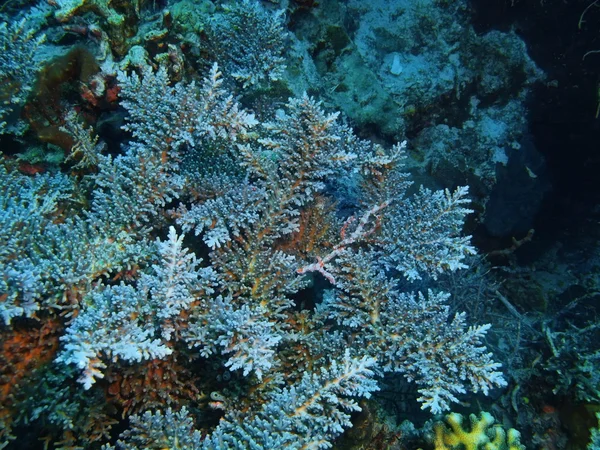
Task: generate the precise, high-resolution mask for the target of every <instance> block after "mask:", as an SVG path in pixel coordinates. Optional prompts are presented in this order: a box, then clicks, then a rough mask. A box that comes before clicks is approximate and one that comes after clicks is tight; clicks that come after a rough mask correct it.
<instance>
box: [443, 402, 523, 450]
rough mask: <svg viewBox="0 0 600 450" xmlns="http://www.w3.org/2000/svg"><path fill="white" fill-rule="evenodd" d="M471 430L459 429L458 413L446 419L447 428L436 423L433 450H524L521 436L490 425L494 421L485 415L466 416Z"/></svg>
mask: <svg viewBox="0 0 600 450" xmlns="http://www.w3.org/2000/svg"><path fill="white" fill-rule="evenodd" d="M469 420H470V422H471V426H470V427H468V428H465V427H464V426H463V421H464V417H463V416H462V415H461V414H458V413H450V414H448V415H447V416H446V423H447V424H448V425H449V426H450V428H448V427H447V426H446V424H445V423H444V422H442V421H439V422H437V423H436V424H435V425H434V426H433V428H434V431H435V440H434V443H435V450H453V449H458V448H462V449H465V450H479V449H483V450H524V449H525V446H523V445H521V442H520V438H521V433H519V432H518V431H517V430H515V429H513V428H511V429H509V430H508V432H506V431H505V430H504V428H503V427H502V425H500V424H496V425H494V422H495V419H494V417H493V416H492V415H491V414H490V413H488V412H485V411H483V412H481V414H480V416H479V417H477V416H476V415H475V414H471V415H469Z"/></svg>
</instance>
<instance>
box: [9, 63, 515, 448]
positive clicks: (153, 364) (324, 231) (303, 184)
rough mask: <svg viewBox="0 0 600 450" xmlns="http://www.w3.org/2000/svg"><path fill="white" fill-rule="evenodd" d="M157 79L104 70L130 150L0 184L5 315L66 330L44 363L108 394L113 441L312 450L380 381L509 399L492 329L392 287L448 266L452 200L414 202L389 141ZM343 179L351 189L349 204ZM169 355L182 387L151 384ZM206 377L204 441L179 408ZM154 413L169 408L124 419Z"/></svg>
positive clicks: (463, 247) (211, 83)
mask: <svg viewBox="0 0 600 450" xmlns="http://www.w3.org/2000/svg"><path fill="white" fill-rule="evenodd" d="M167 73H168V72H167V70H166V69H165V68H163V67H161V68H159V69H158V70H156V71H154V70H152V69H150V68H149V67H145V68H142V69H141V76H140V75H137V74H131V73H129V74H128V73H125V72H122V73H120V74H119V76H118V79H119V83H120V86H121V88H122V97H121V104H122V106H123V107H124V108H125V109H126V110H127V112H128V113H129V117H128V122H127V124H126V125H125V129H126V130H128V131H130V132H131V133H132V140H131V142H129V143H127V145H125V146H123V149H122V152H121V154H120V155H117V156H107V155H102V154H96V156H95V159H96V163H95V164H96V166H97V172H96V173H93V174H89V175H84V176H83V180H80V179H79V178H77V177H75V176H66V175H64V176H63V175H43V176H38V177H35V178H31V179H29V178H24V177H23V176H22V175H21V176H20V175H19V174H17V173H15V172H12V171H9V170H6V169H4V171H3V172H0V175H2V176H3V177H4V178H5V179H6V180H7V183H6V185H7V186H8V188H6V189H7V192H6V198H7V199H8V200H7V202H8V204H7V205H8V206H9V207H7V208H6V211H7V212H6V213H5V214H3V215H2V218H3V220H4V222H2V225H3V229H2V232H3V234H0V236H2V237H3V239H4V236H6V242H7V243H8V244H9V245H8V246H7V247H6V248H7V249H9V250H8V251H7V252H6V253H0V256H2V257H3V258H4V259H3V261H6V262H7V263H9V264H10V265H9V266H7V267H9V269H10V270H8V271H7V273H6V276H5V278H6V280H5V282H4V284H3V285H0V287H2V288H3V289H6V291H7V292H6V297H5V298H3V302H2V307H3V308H4V312H3V313H4V316H5V322H6V324H7V326H14V322H16V320H18V319H17V317H21V316H31V315H32V314H33V313H34V312H36V311H38V312H39V314H43V315H49V316H54V315H56V314H57V313H58V312H59V311H61V310H64V311H65V312H66V314H68V315H69V317H68V318H65V319H64V321H65V322H64V324H65V331H64V334H63V335H62V337H61V349H60V351H59V355H58V357H57V359H56V364H57V365H58V366H59V367H62V366H66V367H68V368H69V369H68V371H67V374H68V375H69V376H70V375H72V377H73V378H76V379H77V381H78V382H79V383H78V384H77V383H74V384H75V385H76V386H77V387H78V388H81V387H82V388H83V389H81V390H80V391H78V392H79V394H78V395H79V396H81V397H83V398H85V396H86V395H89V397H90V398H94V399H101V398H102V397H103V396H106V395H107V393H108V396H109V398H112V399H113V400H114V403H113V404H114V405H116V406H118V407H119V409H120V411H119V412H122V413H124V414H125V416H128V417H129V419H130V424H131V428H130V429H129V430H128V431H125V432H124V433H123V434H122V436H121V442H120V443H119V444H118V445H119V446H120V447H122V448H136V447H140V446H147V447H153V446H159V445H160V446H174V447H177V446H182V447H185V448H201V447H202V448H219V449H226V448H240V447H241V448H245V447H249V446H255V447H256V448H278V447H280V448H281V447H286V448H303V447H315V448H325V447H329V446H331V444H332V442H333V441H334V440H335V439H336V437H337V436H339V435H340V434H341V433H342V432H343V431H344V429H346V428H348V427H350V426H351V425H352V423H351V413H353V412H356V411H360V406H359V404H358V399H360V398H369V397H370V396H371V394H372V393H373V392H375V391H376V390H377V389H378V387H377V377H378V376H380V375H381V373H382V372H397V373H400V374H403V375H404V376H405V378H406V379H407V380H408V381H412V382H414V383H415V384H416V385H417V390H418V391H419V392H420V394H421V397H420V398H419V401H420V402H421V404H422V407H423V408H425V409H427V408H428V409H430V410H431V411H432V412H434V413H438V412H440V411H443V410H447V409H448V408H449V407H450V404H451V403H452V402H456V401H458V395H459V394H462V393H465V392H467V390H469V391H473V392H479V391H481V392H483V393H485V394H487V393H488V392H489V390H490V389H491V388H493V387H494V386H503V385H504V384H505V382H504V379H503V378H502V375H501V374H500V373H499V372H498V370H497V369H498V368H499V365H498V364H497V363H495V362H493V360H492V357H491V355H490V354H489V353H487V352H486V350H485V347H484V345H483V343H482V340H483V337H484V335H485V333H486V331H487V330H488V328H489V326H488V325H483V326H479V327H471V328H468V327H467V326H466V320H465V316H464V314H460V313H458V314H455V315H454V316H453V317H451V316H450V311H449V308H448V306H447V305H446V304H445V302H446V299H447V294H445V293H443V292H435V291H433V290H431V291H428V292H427V293H426V294H425V293H421V292H418V291H417V292H411V291H407V292H403V291H401V289H400V286H401V285H402V283H401V280H402V279H404V280H413V279H419V278H420V277H426V276H428V277H431V278H432V279H435V277H436V275H437V274H438V273H440V272H444V271H455V270H458V269H461V268H462V267H464V265H465V263H464V260H465V257H466V255H468V254H470V253H472V252H473V248H472V247H471V245H470V244H469V238H468V237H463V236H461V226H462V223H463V221H464V218H465V216H466V215H467V214H468V213H469V212H470V210H469V209H467V208H466V207H465V204H466V198H465V197H466V194H467V190H466V188H464V187H458V188H457V189H455V190H454V192H453V193H451V192H450V191H448V190H445V191H438V192H432V191H429V190H425V189H423V190H421V191H420V192H418V193H417V194H416V195H414V196H409V195H408V194H407V189H408V187H409V185H410V183H409V182H408V180H407V176H406V175H405V174H404V173H403V170H402V167H401V161H402V158H403V157H404V150H405V144H404V143H403V144H398V145H395V146H393V147H392V148H391V149H385V148H383V147H382V146H379V145H375V144H373V143H371V142H368V141H364V140H361V139H358V138H357V137H356V136H355V135H354V133H353V132H352V130H351V129H350V127H349V126H348V125H347V124H345V123H343V122H341V121H339V120H338V114H337V113H327V112H325V111H324V109H323V107H322V105H321V104H320V103H319V102H318V101H316V100H315V99H313V98H311V97H310V96H308V95H303V96H301V97H300V98H295V99H290V100H289V101H288V103H287V104H286V105H284V107H283V108H282V109H281V110H280V111H277V112H276V113H275V114H274V115H273V116H272V118H271V120H269V121H267V120H261V121H260V122H259V120H257V119H256V117H255V116H254V115H253V114H252V113H250V112H249V111H247V110H245V109H243V108H242V107H241V106H240V105H239V104H238V103H236V102H235V101H234V100H233V97H232V96H231V95H229V94H228V92H227V91H226V90H225V89H224V88H223V85H222V78H221V74H220V72H219V69H218V67H217V66H216V65H215V66H213V68H212V69H211V70H210V72H209V73H208V74H207V76H206V78H205V79H204V81H203V82H202V83H200V84H198V85H196V84H195V83H194V82H187V81H181V82H178V83H175V84H172V83H171V82H170V80H169V78H168V75H167ZM198 162H200V163H198ZM334 179H335V180H336V182H333V181H332V180H334ZM341 180H351V181H352V183H353V185H352V186H351V187H349V188H348V191H351V192H352V195H353V196H354V199H355V201H353V202H349V203H351V205H350V206H348V207H347V209H345V210H342V209H340V208H338V207H337V205H336V204H335V199H336V198H340V197H342V196H343V195H342V193H341V191H343V190H344V186H342V185H343V182H342V181H341ZM197 181H200V182H201V185H200V186H198V185H197ZM46 185H49V187H47V188H46V187H44V186H46ZM79 190H82V191H85V195H84V196H83V197H84V198H85V201H82V202H79V203H76V202H74V198H75V196H74V195H73V194H72V192H73V191H79ZM44 195H47V196H48V200H47V203H44V202H43V197H44ZM63 203H64V204H65V205H66V206H62V204H63ZM75 203H76V204H75ZM26 210H31V213H30V214H29V215H27V214H26ZM21 223H22V224H24V225H25V226H24V227H22V228H24V230H23V231H20V230H19V226H20V224H21ZM173 223H175V224H177V225H179V226H180V227H182V228H183V232H178V230H177V229H176V228H175V226H174V225H173ZM191 230H194V231H195V233H196V234H197V236H198V237H197V238H194V237H193V236H186V235H185V233H186V232H188V231H191ZM19 233H20V234H19ZM13 234H14V235H16V236H17V237H19V239H21V241H19V240H17V241H14V242H13V240H11V239H13V238H14V237H11V236H12V235H13ZM156 236H161V237H162V238H161V237H158V238H156ZM186 239H187V241H186ZM21 242H23V243H24V247H25V248H26V249H27V250H26V251H25V252H24V251H23V250H22V247H23V246H20V245H18V244H20V243H21ZM1 251H4V250H1ZM197 254H198V255H202V257H201V258H200V257H199V256H196V255H197ZM36 270H37V271H36ZM8 277H12V278H10V279H8ZM13 280H22V282H21V283H20V284H18V283H15V282H13ZM15 286H17V288H15ZM404 286H406V284H405V285H404ZM308 288H310V289H311V291H312V292H313V293H314V294H313V295H312V296H311V295H310V294H309V292H311V291H309V289H308ZM302 297H305V300H306V301H301V300H300V299H301V298H302ZM432 324H433V325H434V326H432ZM175 360H176V361H178V364H182V365H184V367H185V369H186V371H188V373H190V374H191V375H190V376H189V377H188V376H185V377H182V379H181V380H180V381H181V382H179V380H176V381H173V382H172V383H168V382H161V380H160V378H161V377H163V378H164V376H165V374H167V376H168V375H169V374H170V373H172V372H169V371H165V370H164V369H163V368H164V367H165V366H167V365H171V364H169V363H172V362H173V361H175ZM191 361H200V362H199V363H197V364H198V365H203V364H206V365H207V366H210V367H215V368H217V370H213V371H212V372H211V371H209V370H206V371H204V373H205V374H206V376H207V377H210V376H212V377H213V379H210V380H198V379H197V378H195V377H194V376H193V375H195V374H196V372H194V369H197V368H198V366H197V365H196V363H192V362H191ZM140 368H141V370H142V372H141V373H143V374H144V375H143V380H142V379H141V378H142V377H140V378H137V379H136V378H134V377H132V376H131V375H130V374H132V373H133V372H134V371H136V370H139V369H140ZM144 371H145V372H144ZM214 373H219V374H220V379H219V380H216V376H215V375H214ZM66 376H67V375H65V377H66ZM108 378H110V379H108ZM217 381H218V383H217ZM63 382H64V383H66V380H64V379H63ZM117 383H118V386H117ZM197 383H199V384H200V386H198V385H197ZM217 384H219V386H217V388H218V389H219V392H217V394H216V397H215V401H214V402H212V403H211V406H212V407H214V408H218V409H217V410H216V411H212V412H213V413H214V415H215V416H219V415H220V416H221V417H220V419H221V420H220V421H219V422H218V424H216V423H214V424H213V425H212V426H210V427H207V429H202V432H200V430H199V429H197V428H199V424H198V422H199V419H198V418H199V417H200V416H201V414H204V413H206V412H207V411H206V408H204V406H205V405H206V401H205V399H204V398H203V399H202V401H200V400H199V399H198V398H196V397H195V396H196V394H197V392H198V391H199V390H200V389H202V390H204V388H205V387H208V386H214V385H217ZM61 388H63V391H64V392H67V390H64V385H60V384H59V386H58V387H57V388H56V390H57V391H60V389H61ZM70 388H73V386H70ZM144 389H148V390H150V391H152V392H143V391H144ZM140 390H141V391H140ZM207 391H208V390H207ZM211 391H212V392H214V391H215V390H214V389H211V390H210V391H209V392H211ZM61 392H62V391H61ZM171 394H173V395H175V397H177V398H176V399H171V397H170V395H171ZM65 395H66V394H65ZM162 400H164V401H165V402H166V403H167V404H168V403H169V401H170V400H173V401H172V403H171V404H172V405H173V408H177V410H174V409H167V410H166V411H165V410H161V409H158V410H155V411H146V412H144V413H143V414H141V415H136V414H134V415H131V413H133V412H138V411H139V412H140V413H141V412H142V411H144V410H146V409H147V408H151V407H152V406H154V405H155V402H159V401H162ZM50 403H51V402H50ZM182 406H183V407H185V409H184V408H181V407H182ZM78 407H79V406H78V405H71V406H70V407H69V410H70V411H75V410H77V408H78ZM180 408H181V409H180ZM188 408H189V409H188ZM196 408H198V409H201V411H196ZM47 410H48V411H51V412H52V411H54V406H53V405H48V406H47ZM102 411H103V410H102ZM68 417H69V418H70V417H71V416H68ZM106 422H107V421H106ZM215 422H216V421H215ZM56 423H57V424H58V426H59V427H63V428H65V429H67V431H69V432H70V430H69V426H70V425H69V420H65V421H62V422H61V421H57V422H56ZM95 437H96V435H94V438H95ZM69 442H71V441H69ZM73 442H75V441H73ZM107 448H108V447H107Z"/></svg>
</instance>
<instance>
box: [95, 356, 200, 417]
mask: <svg viewBox="0 0 600 450" xmlns="http://www.w3.org/2000/svg"><path fill="white" fill-rule="evenodd" d="M175 355H176V353H175V352H174V353H173V354H172V355H171V356H169V357H168V358H166V359H164V360H160V359H153V360H150V361H146V362H144V363H143V364H141V365H136V366H132V367H127V368H125V369H124V370H122V371H120V372H117V371H111V372H108V373H107V374H106V379H107V380H108V382H109V386H108V389H107V397H108V399H109V401H112V402H113V403H115V404H117V406H119V407H121V408H122V409H123V416H126V415H129V414H135V413H138V412H140V411H143V410H147V409H152V408H164V407H165V405H170V406H172V405H176V406H177V407H179V406H182V405H185V404H186V403H188V402H189V401H191V400H195V399H196V398H197V397H198V396H199V395H200V391H199V390H198V388H197V387H196V383H197V381H198V380H197V379H196V377H194V375H192V373H191V372H190V371H189V370H188V369H187V368H185V367H184V366H182V365H180V364H179V363H178V362H177V357H176V356H175Z"/></svg>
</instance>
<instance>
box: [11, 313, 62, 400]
mask: <svg viewBox="0 0 600 450" xmlns="http://www.w3.org/2000/svg"><path fill="white" fill-rule="evenodd" d="M61 331H62V325H61V323H60V322H59V321H58V320H57V319H55V318H50V319H47V320H45V321H44V322H42V323H41V324H40V325H38V326H35V327H23V328H20V327H15V328H14V329H13V330H4V331H3V332H2V334H1V339H0V340H1V341H2V347H1V350H0V403H1V404H3V405H6V401H7V399H8V398H9V397H10V395H11V393H12V391H13V389H14V388H16V387H17V386H18V385H19V383H20V382H21V381H22V380H23V379H24V378H25V377H27V376H28V375H30V374H31V372H32V371H34V370H36V369H38V368H40V367H41V366H43V365H45V364H47V363H48V362H50V361H51V360H52V359H54V357H55V356H56V351H57V349H58V345H59V341H58V339H59V336H60V334H61Z"/></svg>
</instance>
